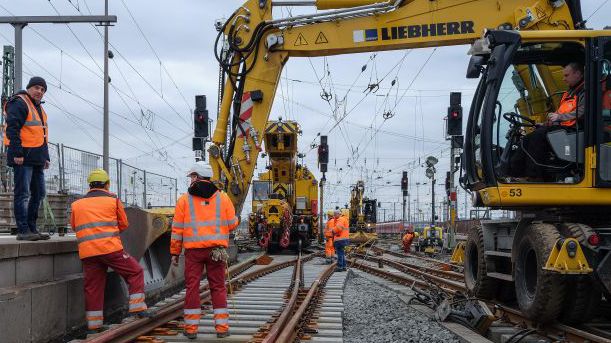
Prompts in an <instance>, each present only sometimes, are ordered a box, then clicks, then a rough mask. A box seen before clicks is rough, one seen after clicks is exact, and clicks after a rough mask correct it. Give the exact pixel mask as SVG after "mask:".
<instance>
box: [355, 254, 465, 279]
mask: <svg viewBox="0 0 611 343" xmlns="http://www.w3.org/2000/svg"><path fill="white" fill-rule="evenodd" d="M357 256H358V257H361V258H364V259H370V260H373V261H376V262H377V261H379V260H382V259H383V261H387V264H389V265H391V266H392V267H393V268H395V267H396V266H399V265H400V266H405V267H406V268H410V269H413V268H415V269H419V270H421V271H423V272H425V273H428V274H427V275H431V274H432V275H436V276H439V277H441V278H448V279H450V280H453V281H463V280H464V274H463V273H458V272H455V271H452V270H439V269H434V268H430V267H425V266H419V265H416V264H413V263H409V262H406V261H397V260H392V259H387V258H384V257H380V256H371V255H367V256H364V255H357ZM395 269H398V268H395Z"/></svg>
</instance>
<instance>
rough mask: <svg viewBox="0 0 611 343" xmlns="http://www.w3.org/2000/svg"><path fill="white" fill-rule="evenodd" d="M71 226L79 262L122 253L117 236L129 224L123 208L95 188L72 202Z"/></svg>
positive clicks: (114, 196) (113, 198)
mask: <svg viewBox="0 0 611 343" xmlns="http://www.w3.org/2000/svg"><path fill="white" fill-rule="evenodd" d="M70 224H71V225H72V230H73V231H74V232H76V241H77V242H78V253H79V257H80V258H81V259H84V258H87V257H91V256H98V255H106V254H110V253H112V252H116V251H120V250H123V244H122V243H121V237H119V233H120V232H121V231H123V230H125V229H126V228H127V227H128V226H129V223H128V222H127V216H126V215H125V210H124V209H123V204H122V203H121V201H119V199H117V196H116V195H115V194H113V193H111V192H109V191H107V190H104V189H98V188H94V189H92V190H90V191H89V192H88V193H87V195H85V196H84V197H83V198H81V199H79V200H77V201H75V202H73V203H72V215H71V217H70Z"/></svg>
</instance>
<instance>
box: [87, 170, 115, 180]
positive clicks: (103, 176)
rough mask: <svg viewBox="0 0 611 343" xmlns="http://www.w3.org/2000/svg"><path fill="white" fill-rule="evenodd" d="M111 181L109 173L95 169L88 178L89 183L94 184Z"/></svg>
mask: <svg viewBox="0 0 611 343" xmlns="http://www.w3.org/2000/svg"><path fill="white" fill-rule="evenodd" d="M109 181H110V177H108V173H107V172H106V171H105V170H104V169H99V168H98V169H94V170H92V171H91V173H89V176H88V177H87V183H92V182H104V183H106V182H109Z"/></svg>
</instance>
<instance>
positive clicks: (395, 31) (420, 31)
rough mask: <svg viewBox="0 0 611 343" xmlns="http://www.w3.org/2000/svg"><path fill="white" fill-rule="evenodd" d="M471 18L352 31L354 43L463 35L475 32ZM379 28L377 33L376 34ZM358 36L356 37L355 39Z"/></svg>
mask: <svg viewBox="0 0 611 343" xmlns="http://www.w3.org/2000/svg"><path fill="white" fill-rule="evenodd" d="M474 26H475V23H474V22H473V21H471V20H466V21H461V22H458V21H452V22H447V23H432V24H421V25H407V26H392V27H382V28H379V29H368V30H358V31H354V33H353V36H354V38H353V41H354V42H355V43H359V42H365V41H373V40H375V41H377V40H394V39H408V38H421V37H433V36H449V35H464V34H467V33H475V30H474ZM378 30H379V34H378ZM357 37H358V39H357Z"/></svg>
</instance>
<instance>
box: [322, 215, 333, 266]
mask: <svg viewBox="0 0 611 343" xmlns="http://www.w3.org/2000/svg"><path fill="white" fill-rule="evenodd" d="M334 224H335V219H334V218H333V211H329V212H327V224H326V225H325V231H324V234H325V257H326V260H327V264H331V263H333V256H334V255H335V248H334V247H333V226H334Z"/></svg>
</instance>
